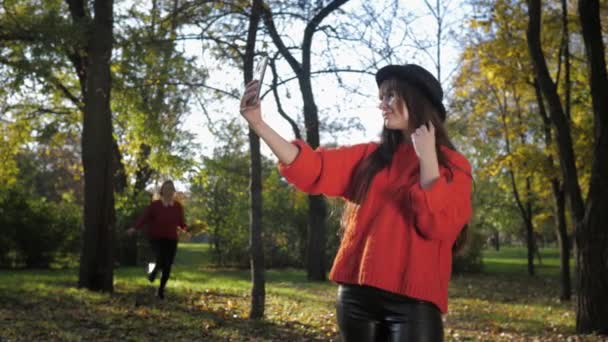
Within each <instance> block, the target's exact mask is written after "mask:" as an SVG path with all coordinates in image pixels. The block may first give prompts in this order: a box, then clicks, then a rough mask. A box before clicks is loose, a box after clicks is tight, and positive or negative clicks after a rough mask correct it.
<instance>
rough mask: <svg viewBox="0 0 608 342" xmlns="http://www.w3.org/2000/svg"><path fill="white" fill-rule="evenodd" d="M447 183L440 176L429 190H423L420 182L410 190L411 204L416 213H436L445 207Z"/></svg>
mask: <svg viewBox="0 0 608 342" xmlns="http://www.w3.org/2000/svg"><path fill="white" fill-rule="evenodd" d="M446 187H447V181H446V179H445V177H443V176H440V177H439V178H438V179H437V180H435V181H434V182H433V184H431V185H430V186H429V187H428V188H426V189H423V188H422V186H420V182H416V184H414V185H413V186H412V187H411V188H410V190H409V194H410V203H412V207H413V209H414V210H415V211H419V210H422V211H426V212H436V211H439V210H441V209H443V208H444V207H445V204H446V203H445V198H446V197H447V196H446V190H447V189H446Z"/></svg>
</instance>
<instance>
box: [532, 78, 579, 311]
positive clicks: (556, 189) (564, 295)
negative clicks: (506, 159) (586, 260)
mask: <svg viewBox="0 0 608 342" xmlns="http://www.w3.org/2000/svg"><path fill="white" fill-rule="evenodd" d="M534 90H535V93H536V101H537V102H538V113H539V114H540V116H541V118H542V119H543V129H544V133H545V147H546V149H550V148H551V146H552V145H553V135H552V133H551V119H549V116H548V115H547V110H546V108H545V103H544V101H543V97H542V93H541V90H540V86H539V85H538V82H537V81H536V80H534ZM547 164H548V165H549V167H550V168H552V167H553V165H554V160H553V157H552V156H551V155H548V156H547ZM551 188H552V190H553V198H554V200H555V227H556V234H557V240H558V243H559V255H560V284H561V293H560V296H559V298H560V299H561V300H570V296H571V294H572V287H571V284H570V237H569V236H568V229H567V224H566V212H565V210H566V199H565V195H564V189H563V186H562V184H561V183H560V181H559V179H558V178H557V177H556V178H553V179H552V180H551Z"/></svg>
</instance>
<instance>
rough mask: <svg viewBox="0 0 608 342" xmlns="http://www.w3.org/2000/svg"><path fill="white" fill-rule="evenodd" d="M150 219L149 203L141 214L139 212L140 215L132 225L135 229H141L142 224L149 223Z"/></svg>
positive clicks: (150, 206)
mask: <svg viewBox="0 0 608 342" xmlns="http://www.w3.org/2000/svg"><path fill="white" fill-rule="evenodd" d="M151 220H152V203H150V204H149V205H148V206H147V207H146V209H145V210H144V212H143V214H141V216H139V218H138V219H137V221H135V224H134V225H133V227H135V229H141V228H142V227H143V226H144V225H146V224H149V223H150V221H151Z"/></svg>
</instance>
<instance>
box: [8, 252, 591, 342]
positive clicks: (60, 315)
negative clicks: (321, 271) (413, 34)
mask: <svg viewBox="0 0 608 342" xmlns="http://www.w3.org/2000/svg"><path fill="white" fill-rule="evenodd" d="M543 253H544V255H543V266H542V267H540V268H539V274H540V275H539V276H536V277H528V276H527V275H526V270H527V268H526V261H525V251H524V250H523V249H521V248H503V249H502V250H501V251H500V252H492V251H487V252H486V253H485V255H486V257H485V258H484V261H485V268H484V273H482V274H476V275H459V276H454V277H453V280H452V283H451V286H450V289H449V292H450V312H449V314H447V315H446V316H445V332H446V340H448V341H453V340H483V341H512V340H542V341H545V340H547V341H561V340H566V339H568V338H569V339H570V340H576V341H581V340H590V341H591V340H599V338H598V337H594V336H576V335H573V333H574V324H575V317H574V311H573V307H572V306H573V304H572V303H561V302H560V301H559V300H556V298H557V297H558V294H559V283H558V277H557V275H558V274H559V269H558V266H557V263H558V260H559V259H558V255H556V251H555V250H550V249H546V250H544V251H543ZM209 254H210V253H209V251H208V246H207V245H202V244H180V247H179V251H178V255H177V259H176V263H175V267H174V273H173V274H172V280H171V281H170V283H169V287H168V289H167V291H168V293H167V299H166V300H165V301H158V300H156V299H155V297H154V286H153V285H150V284H149V283H148V281H147V280H146V279H145V277H144V270H143V269H141V268H120V269H117V270H116V272H115V292H114V293H113V294H106V293H94V292H90V291H86V290H82V289H77V288H75V286H74V285H75V284H76V281H77V277H78V275H77V269H66V270H20V271H5V270H3V271H1V272H2V273H0V341H3V342H4V341H40V340H64V341H81V340H86V341H89V340H95V341H114V340H132V341H146V340H152V339H155V340H175V341H189V340H199V341H200V340H204V341H336V340H338V333H337V326H336V319H335V315H334V300H335V292H336V287H335V285H333V284H331V283H329V282H323V283H318V282H307V281H306V275H305V273H304V272H303V271H301V270H290V269H287V270H270V271H267V272H266V280H267V285H266V292H267V294H266V317H265V319H264V320H261V321H250V320H248V319H247V316H248V310H249V303H250V297H249V292H250V275H249V272H248V271H246V270H232V269H215V268H211V267H209V258H210V256H209Z"/></svg>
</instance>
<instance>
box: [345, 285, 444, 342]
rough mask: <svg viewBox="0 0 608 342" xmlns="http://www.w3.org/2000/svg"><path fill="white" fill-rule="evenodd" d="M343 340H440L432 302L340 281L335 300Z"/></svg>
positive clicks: (439, 323)
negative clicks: (341, 283) (345, 283)
mask: <svg viewBox="0 0 608 342" xmlns="http://www.w3.org/2000/svg"><path fill="white" fill-rule="evenodd" d="M336 308H337V317H338V326H339V327H340V335H341V337H342V341H343V342H352V341H357V342H372V341H391V342H401V341H425V342H426V341H433V342H434V341H442V340H443V321H442V319H441V312H440V311H439V308H437V306H435V305H434V304H432V303H430V302H426V301H421V300H417V299H414V298H409V297H405V296H401V295H398V294H395V293H391V292H387V291H384V290H380V289H377V288H374V287H369V286H357V285H340V286H339V288H338V300H337V303H336Z"/></svg>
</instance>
